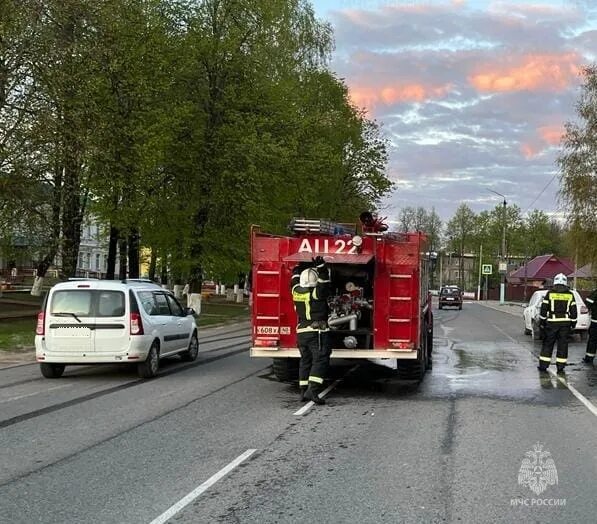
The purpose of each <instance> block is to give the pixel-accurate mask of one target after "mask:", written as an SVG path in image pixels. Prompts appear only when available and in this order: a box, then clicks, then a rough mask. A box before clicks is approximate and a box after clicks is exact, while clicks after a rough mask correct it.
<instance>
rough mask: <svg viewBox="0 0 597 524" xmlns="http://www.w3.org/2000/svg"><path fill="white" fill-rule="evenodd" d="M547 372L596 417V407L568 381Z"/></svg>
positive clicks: (550, 371) (501, 331) (513, 340)
mask: <svg viewBox="0 0 597 524" xmlns="http://www.w3.org/2000/svg"><path fill="white" fill-rule="evenodd" d="M492 326H493V327H494V328H495V329H497V330H498V331H499V332H500V333H502V334H503V335H504V336H505V337H507V338H509V339H510V340H511V341H512V342H517V341H516V340H515V339H513V338H512V337H511V336H510V335H508V333H506V332H505V331H504V330H502V329H500V328H499V327H497V326H496V325H495V324H492ZM527 351H529V353H530V354H531V355H532V356H533V357H535V355H534V354H533V352H532V351H530V350H527ZM535 358H536V357H535ZM547 371H549V373H550V374H551V376H552V377H555V378H556V379H557V380H559V381H560V382H561V383H562V384H564V386H566V387H567V388H568V390H569V391H570V393H572V394H573V395H574V396H575V397H576V398H577V399H578V400H580V401H581V402H582V403H583V404H584V406H585V407H586V408H587V409H588V410H589V411H590V412H591V413H593V415H595V416H596V417H597V407H595V405H594V404H592V403H591V402H590V401H589V399H588V398H587V397H585V396H584V395H583V394H582V393H580V392H579V391H578V390H577V389H576V388H575V387H574V386H573V385H572V384H568V381H567V380H566V379H565V378H563V377H560V376H559V375H558V374H557V373H556V372H555V371H554V370H553V369H548V370H547Z"/></svg>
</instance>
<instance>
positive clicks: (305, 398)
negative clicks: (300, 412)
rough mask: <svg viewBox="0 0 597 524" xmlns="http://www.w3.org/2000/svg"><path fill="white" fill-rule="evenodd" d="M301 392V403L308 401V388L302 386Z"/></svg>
mask: <svg viewBox="0 0 597 524" xmlns="http://www.w3.org/2000/svg"><path fill="white" fill-rule="evenodd" d="M300 391H301V402H305V401H306V400H307V396H306V393H307V387H306V386H301V388H300Z"/></svg>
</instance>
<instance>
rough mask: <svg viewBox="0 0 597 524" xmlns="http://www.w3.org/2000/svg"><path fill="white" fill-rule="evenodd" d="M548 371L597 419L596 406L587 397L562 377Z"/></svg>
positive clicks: (551, 370) (550, 370) (552, 371)
mask: <svg viewBox="0 0 597 524" xmlns="http://www.w3.org/2000/svg"><path fill="white" fill-rule="evenodd" d="M548 371H549V373H550V374H551V375H552V376H553V377H555V378H557V379H558V380H559V381H560V382H561V383H562V384H564V386H566V387H567V388H568V389H569V390H570V392H571V393H572V394H573V395H574V396H575V397H576V398H577V399H578V400H580V401H581V402H582V403H583V404H584V405H585V407H586V408H587V409H588V410H589V411H590V412H591V413H593V415H595V416H596V417H597V407H595V405H593V404H592V403H591V402H590V401H589V399H588V398H587V397H585V396H584V395H583V394H582V393H580V392H579V391H578V390H577V389H576V388H575V387H574V386H573V385H572V384H568V381H567V380H566V379H565V378H564V377H560V376H559V375H558V374H557V373H556V372H555V371H554V370H553V369H548Z"/></svg>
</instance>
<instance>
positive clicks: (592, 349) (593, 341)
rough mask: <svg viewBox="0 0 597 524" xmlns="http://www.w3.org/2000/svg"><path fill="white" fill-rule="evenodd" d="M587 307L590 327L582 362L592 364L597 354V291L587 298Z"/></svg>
mask: <svg viewBox="0 0 597 524" xmlns="http://www.w3.org/2000/svg"><path fill="white" fill-rule="evenodd" d="M587 306H589V313H591V325H590V326H589V339H588V340H587V352H586V354H585V358H584V359H583V362H584V363H585V364H592V363H593V359H594V358H595V353H596V352H597V289H595V290H593V292H592V293H591V294H590V295H589V296H588V297H587Z"/></svg>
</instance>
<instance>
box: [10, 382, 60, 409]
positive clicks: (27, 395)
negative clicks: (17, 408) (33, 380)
mask: <svg viewBox="0 0 597 524" xmlns="http://www.w3.org/2000/svg"><path fill="white" fill-rule="evenodd" d="M70 387H72V384H64V385H62V386H55V387H53V388H49V389H44V390H43V391H36V392H35V393H27V394H26V395H19V396H17V397H11V398H7V399H5V400H0V404H4V403H5V402H12V401H13V400H20V399H22V398H27V397H33V396H35V395H41V394H42V393H47V392H48V391H54V390H56V389H63V388H70Z"/></svg>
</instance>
